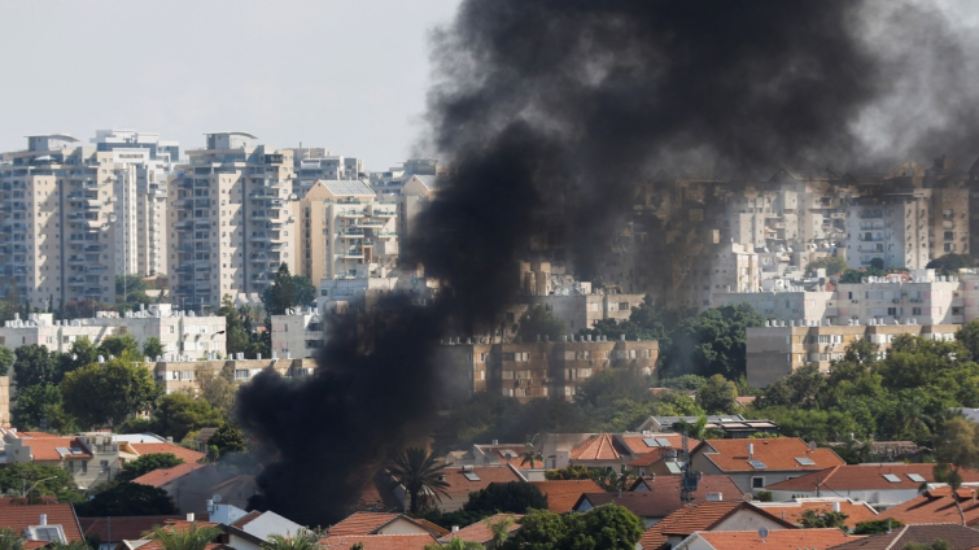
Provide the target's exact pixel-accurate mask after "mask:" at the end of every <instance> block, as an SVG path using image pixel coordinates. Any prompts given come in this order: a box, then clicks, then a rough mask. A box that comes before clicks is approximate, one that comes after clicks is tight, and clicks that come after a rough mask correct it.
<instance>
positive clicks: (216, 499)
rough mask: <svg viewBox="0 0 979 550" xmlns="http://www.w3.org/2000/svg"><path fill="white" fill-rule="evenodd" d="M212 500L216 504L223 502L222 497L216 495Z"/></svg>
mask: <svg viewBox="0 0 979 550" xmlns="http://www.w3.org/2000/svg"><path fill="white" fill-rule="evenodd" d="M211 500H213V501H214V502H221V495H214V496H213V497H211Z"/></svg>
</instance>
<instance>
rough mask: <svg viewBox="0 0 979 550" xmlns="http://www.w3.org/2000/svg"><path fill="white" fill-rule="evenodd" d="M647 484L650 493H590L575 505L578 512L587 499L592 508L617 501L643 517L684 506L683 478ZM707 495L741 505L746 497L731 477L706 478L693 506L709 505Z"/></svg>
mask: <svg viewBox="0 0 979 550" xmlns="http://www.w3.org/2000/svg"><path fill="white" fill-rule="evenodd" d="M646 481H647V484H648V486H650V490H649V491H632V492H627V493H622V496H618V494H617V493H586V494H584V495H582V496H581V498H580V499H579V500H578V502H577V503H576V504H575V509H577V508H578V507H579V505H580V504H581V503H582V502H584V500H585V499H587V500H588V502H590V503H591V505H592V506H602V505H603V504H608V503H610V502H615V503H616V504H618V505H619V506H624V507H626V508H628V509H629V510H630V511H631V512H632V513H634V514H636V515H637V516H639V517H642V518H663V517H666V516H668V515H670V514H672V513H673V512H675V511H676V510H679V509H680V508H681V507H682V506H683V503H682V502H681V501H680V476H657V477H656V478H655V479H652V480H649V479H647V480H646ZM707 493H720V494H721V495H722V496H723V498H724V499H726V500H729V501H731V500H734V501H738V502H741V498H742V493H741V490H740V489H738V486H737V485H735V483H734V481H732V480H731V478H730V477H728V476H703V477H702V478H701V479H700V486H699V488H698V490H697V492H696V493H694V495H693V498H694V500H693V503H694V504H701V503H704V502H706V500H707Z"/></svg>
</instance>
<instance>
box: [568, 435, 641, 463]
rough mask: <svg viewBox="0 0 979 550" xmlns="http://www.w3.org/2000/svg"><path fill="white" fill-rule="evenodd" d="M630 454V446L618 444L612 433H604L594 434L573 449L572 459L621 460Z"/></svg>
mask: <svg viewBox="0 0 979 550" xmlns="http://www.w3.org/2000/svg"><path fill="white" fill-rule="evenodd" d="M628 454H630V451H629V448H628V447H623V446H622V445H620V444H618V442H616V441H615V437H614V436H613V435H612V434H604V433H603V434H596V435H593V436H591V437H589V438H588V439H586V440H584V441H582V442H581V443H579V444H578V445H577V446H576V447H574V448H573V449H571V460H574V461H584V460H594V461H599V460H600V461H610V460H621V459H622V456H623V455H628Z"/></svg>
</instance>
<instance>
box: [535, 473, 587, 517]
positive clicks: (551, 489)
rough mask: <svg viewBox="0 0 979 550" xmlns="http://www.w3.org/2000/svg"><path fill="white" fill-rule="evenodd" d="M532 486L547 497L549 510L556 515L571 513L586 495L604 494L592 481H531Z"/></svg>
mask: <svg viewBox="0 0 979 550" xmlns="http://www.w3.org/2000/svg"><path fill="white" fill-rule="evenodd" d="M530 484H531V485H533V486H534V487H537V488H538V489H540V492H541V493H543V495H544V496H545V497H547V509H548V510H550V511H552V512H554V513H555V514H563V513H565V512H570V511H571V510H572V509H574V505H575V503H577V502H578V499H580V498H581V495H583V494H585V493H600V492H602V488H601V487H600V486H599V485H598V484H597V483H595V482H594V481H593V480H591V479H567V480H564V479H561V480H552V481H531V482H530Z"/></svg>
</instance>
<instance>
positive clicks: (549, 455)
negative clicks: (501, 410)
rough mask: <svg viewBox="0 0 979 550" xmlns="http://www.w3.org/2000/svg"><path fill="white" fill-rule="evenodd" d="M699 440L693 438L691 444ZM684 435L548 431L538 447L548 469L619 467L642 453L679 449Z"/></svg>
mask: <svg viewBox="0 0 979 550" xmlns="http://www.w3.org/2000/svg"><path fill="white" fill-rule="evenodd" d="M697 443H698V441H695V440H689V442H688V444H689V445H696V444H697ZM682 447H683V436H682V435H680V434H677V433H656V432H649V431H647V432H626V433H620V434H612V433H562V434H545V436H544V438H543V440H542V442H541V443H540V445H539V446H538V448H539V449H540V451H541V456H542V457H543V459H544V466H545V467H546V468H547V469H551V470H553V469H557V468H564V467H565V466H567V465H569V464H578V465H582V466H587V467H592V468H602V467H612V468H615V469H618V468H619V467H620V466H624V465H626V464H628V463H630V462H632V461H633V460H635V459H636V458H638V457H639V456H641V455H644V454H647V453H650V452H654V451H657V450H660V449H674V450H677V451H679V450H680V449H681V448H682Z"/></svg>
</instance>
